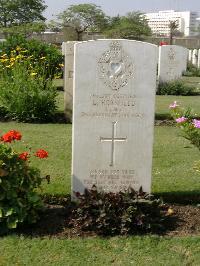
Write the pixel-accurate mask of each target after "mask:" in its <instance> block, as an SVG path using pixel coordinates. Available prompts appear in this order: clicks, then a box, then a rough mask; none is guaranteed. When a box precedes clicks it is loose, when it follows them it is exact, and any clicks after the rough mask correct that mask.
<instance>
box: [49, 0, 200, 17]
mask: <svg viewBox="0 0 200 266" xmlns="http://www.w3.org/2000/svg"><path fill="white" fill-rule="evenodd" d="M45 2H46V5H47V6H48V8H47V10H46V11H45V14H44V15H45V17H46V18H47V19H48V20H49V19H55V15H56V14H58V13H60V12H62V11H63V10H65V9H67V7H68V6H70V5H75V4H81V3H94V4H96V5H99V6H101V8H102V9H103V11H104V12H105V13H106V14H107V15H111V16H114V15H117V14H120V15H123V14H125V13H127V12H129V11H137V10H139V11H143V12H150V11H158V10H166V9H175V10H180V11H185V10H190V11H200V0H45Z"/></svg>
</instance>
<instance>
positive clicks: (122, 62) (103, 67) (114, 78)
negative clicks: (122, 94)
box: [98, 41, 133, 91]
mask: <svg viewBox="0 0 200 266" xmlns="http://www.w3.org/2000/svg"><path fill="white" fill-rule="evenodd" d="M98 72H99V75H100V78H101V79H102V80H103V82H104V84H105V85H106V86H108V87H109V88H110V89H112V90H116V91H117V90H119V89H120V88H123V87H124V86H126V85H127V84H128V81H129V79H130V77H131V76H133V64H132V63H131V62H130V59H129V57H128V55H126V53H125V52H124V51H123V49H122V46H121V44H120V42H119V41H113V42H111V44H110V49H109V50H108V51H106V52H104V53H103V54H102V56H101V57H100V59H99V61H98Z"/></svg>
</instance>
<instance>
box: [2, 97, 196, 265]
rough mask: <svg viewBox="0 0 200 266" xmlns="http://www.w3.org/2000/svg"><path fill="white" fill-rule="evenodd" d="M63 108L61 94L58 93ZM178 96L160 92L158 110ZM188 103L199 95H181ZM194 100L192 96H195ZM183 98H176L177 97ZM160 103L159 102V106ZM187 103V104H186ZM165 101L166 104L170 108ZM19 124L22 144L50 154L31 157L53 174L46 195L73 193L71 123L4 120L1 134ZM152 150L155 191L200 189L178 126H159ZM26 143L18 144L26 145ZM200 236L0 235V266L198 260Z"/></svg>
mask: <svg viewBox="0 0 200 266" xmlns="http://www.w3.org/2000/svg"><path fill="white" fill-rule="evenodd" d="M59 97H60V98H58V99H59V103H60V107H59V108H60V111H62V110H63V100H62V99H63V93H60V94H59ZM174 99H177V97H176V98H173V97H170V96H159V97H157V108H158V110H159V111H164V112H165V111H166V112H167V111H168V109H167V107H168V105H169V103H170V102H171V101H173V100H174ZM181 99H183V100H184V103H186V102H187V103H188V105H190V104H191V106H193V107H194V106H195V105H196V107H197V109H198V108H200V107H199V106H198V101H199V99H200V98H198V97H197V98H196V97H192V98H191V97H182V98H181ZM192 99H193V100H192ZM179 100H180V99H178V101H179ZM158 104H159V106H158ZM183 105H184V104H183ZM166 106H167V107H166ZM10 129H16V130H19V131H21V132H22V134H23V140H24V144H23V145H25V143H28V144H29V145H30V146H32V148H33V149H38V148H44V149H47V150H48V151H49V158H48V159H44V160H40V159H37V158H33V161H32V164H33V165H34V166H37V167H39V168H40V169H41V171H42V174H43V175H47V174H50V175H51V183H50V185H47V184H45V183H44V185H43V187H42V191H40V193H42V194H49V195H66V194H69V193H70V172H71V169H70V167H71V125H67V124H22V123H15V122H7V123H0V133H1V134H2V133H4V132H6V131H7V130H10ZM154 139H155V141H154V153H153V182H152V192H153V193H157V194H161V195H166V194H169V195H171V196H172V198H173V196H175V197H176V198H181V199H182V198H183V199H184V197H185V196H186V195H188V193H189V194H192V195H196V194H199V193H200V175H199V174H198V173H196V172H195V171H194V170H193V163H194V161H197V160H199V159H200V154H199V152H198V150H197V149H196V148H194V147H192V146H190V145H189V143H188V142H187V141H186V140H184V139H183V138H182V137H180V136H179V129H178V128H175V127H167V126H165V127H155V138H154ZM23 145H22V143H17V144H16V146H17V147H16V148H17V149H20V150H21V151H24V150H25V147H24V146H23ZM199 261H200V236H194V237H192V236H191V237H158V236H133V237H127V238H125V237H112V238H100V237H93V238H92V237H90V238H85V239H82V238H78V237H77V238H74V239H57V238H48V237H43V238H39V237H35V238H29V237H26V236H17V235H15V234H11V235H9V236H5V237H1V238H0V266H7V265H8V266H13V265H17V266H21V265H30V266H35V265H37V266H40V265H43V266H49V265H52V266H54V265H59V266H63V265H69V266H70V265H80V266H82V265H83V266H84V265H85V266H90V265H91V266H93V265H95V266H96V265H100V266H101V265H114V266H115V265H140V266H143V265H148V266H149V265H152V266H154V265H156V266H157V265H170V266H173V265H174V266H177V265H194V266H196V265H200V264H199Z"/></svg>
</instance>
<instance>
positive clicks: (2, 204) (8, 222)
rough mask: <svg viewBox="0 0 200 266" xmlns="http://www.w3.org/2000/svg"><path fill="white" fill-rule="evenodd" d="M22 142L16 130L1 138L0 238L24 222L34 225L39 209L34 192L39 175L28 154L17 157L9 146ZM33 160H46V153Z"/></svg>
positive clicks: (37, 155)
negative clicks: (0, 235)
mask: <svg viewBox="0 0 200 266" xmlns="http://www.w3.org/2000/svg"><path fill="white" fill-rule="evenodd" d="M21 139H22V134H21V133H20V132H19V131H16V130H10V131H9V132H7V133H5V134H4V135H2V136H1V137H0V234H1V233H4V232H6V231H7V230H8V229H12V228H16V227H17V226H18V224H19V223H23V222H24V221H27V222H29V223H33V222H35V221H36V220H37V218H38V211H39V210H40V209H41V207H42V201H41V198H40V196H39V195H38V193H37V192H36V188H39V187H40V185H41V181H42V178H41V175H40V171H39V170H38V169H37V168H33V167H31V166H30V165H29V159H30V157H31V151H24V152H23V153H19V152H16V151H15V150H14V148H13V146H12V143H13V142H15V141H20V140H21ZM34 156H36V157H38V158H47V157H48V152H46V151H45V150H38V151H36V152H35V153H34Z"/></svg>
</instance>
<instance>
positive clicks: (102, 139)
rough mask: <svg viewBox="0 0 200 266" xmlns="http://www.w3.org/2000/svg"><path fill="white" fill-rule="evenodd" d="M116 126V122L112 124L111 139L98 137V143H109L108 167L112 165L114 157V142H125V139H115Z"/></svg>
mask: <svg viewBox="0 0 200 266" xmlns="http://www.w3.org/2000/svg"><path fill="white" fill-rule="evenodd" d="M116 126H117V122H112V137H111V138H104V137H100V141H101V142H103V141H108V142H111V159H110V166H113V165H114V155H115V142H116V141H121V142H124V141H126V140H127V137H126V138H117V137H116Z"/></svg>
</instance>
